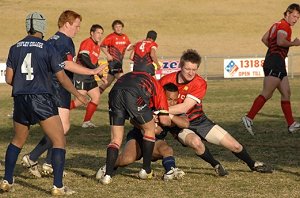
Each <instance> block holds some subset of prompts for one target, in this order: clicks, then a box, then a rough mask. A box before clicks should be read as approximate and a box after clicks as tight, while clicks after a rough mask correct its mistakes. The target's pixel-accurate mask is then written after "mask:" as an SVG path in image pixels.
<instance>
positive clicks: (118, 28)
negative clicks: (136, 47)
mask: <svg viewBox="0 0 300 198" xmlns="http://www.w3.org/2000/svg"><path fill="white" fill-rule="evenodd" d="M111 26H112V29H113V31H114V32H113V33H111V34H109V35H107V36H106V37H105V38H104V40H103V41H102V43H101V45H100V47H101V50H102V52H103V53H104V54H105V56H106V58H107V61H108V67H109V71H108V75H107V83H105V84H102V85H101V86H100V87H99V89H100V93H102V92H103V91H104V90H105V89H106V88H107V87H109V86H110V85H111V83H112V82H113V81H114V79H118V78H120V77H121V75H122V73H123V68H122V67H123V58H124V55H125V51H126V50H127V51H130V50H132V49H133V46H132V45H131V43H130V40H129V38H128V36H127V35H126V34H124V33H123V28H124V23H123V22H122V21H120V20H115V21H113V23H112V25H111Z"/></svg>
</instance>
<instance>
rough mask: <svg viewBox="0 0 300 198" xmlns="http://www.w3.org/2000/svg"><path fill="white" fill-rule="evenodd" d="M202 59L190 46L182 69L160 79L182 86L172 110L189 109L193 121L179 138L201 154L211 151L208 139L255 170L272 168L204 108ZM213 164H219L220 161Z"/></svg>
mask: <svg viewBox="0 0 300 198" xmlns="http://www.w3.org/2000/svg"><path fill="white" fill-rule="evenodd" d="M200 62H201V57H200V55H199V54H198V52H197V51H196V50H191V49H189V50H187V51H185V52H184V53H183V55H182V56H181V58H180V62H179V67H180V68H181V71H178V72H174V73H171V74H168V75H166V76H164V77H163V78H162V79H160V83H161V85H162V86H164V85H165V84H167V83H174V84H175V85H177V86H178V90H179V98H178V104H177V105H174V106H171V107H169V112H170V113H171V114H175V115H176V114H180V113H186V114H187V116H188V118H189V121H190V127H189V129H183V130H182V131H181V132H180V133H178V140H179V141H180V142H181V143H182V144H184V145H186V146H189V147H191V148H193V149H194V150H195V152H196V154H197V155H198V156H199V157H202V156H203V155H205V153H206V152H207V151H206V150H207V149H206V148H205V146H204V144H203V143H202V142H201V139H204V140H206V141H208V142H210V143H213V144H216V145H221V146H223V147H225V148H227V149H229V150H230V151H231V152H232V153H233V154H234V155H235V156H236V157H238V158H239V159H241V160H242V161H244V162H245V163H246V164H247V165H248V167H249V168H250V169H251V170H252V171H257V172H263V173H270V172H272V171H273V170H272V168H270V167H268V166H266V165H265V164H264V163H262V162H258V161H254V160H252V159H251V157H250V156H249V154H248V153H247V151H246V149H245V148H244V147H243V146H242V145H241V144H240V143H239V142H238V141H237V140H235V139H234V138H233V137H232V136H231V135H230V134H229V133H228V132H227V131H226V130H224V129H223V128H221V127H220V126H219V125H217V124H215V123H214V122H213V121H211V120H210V119H209V118H207V117H206V115H205V113H204V112H203V109H202V100H203V98H204V96H205V94H206V89H207V84H206V81H205V80H204V79H203V78H201V77H200V76H199V75H198V74H197V73H196V72H197V70H198V68H199V66H200ZM211 165H212V166H217V165H218V164H211ZM225 173H226V174H228V173H227V171H225V172H224V175H226V174H225ZM219 175H220V174H219ZM221 176H223V175H221Z"/></svg>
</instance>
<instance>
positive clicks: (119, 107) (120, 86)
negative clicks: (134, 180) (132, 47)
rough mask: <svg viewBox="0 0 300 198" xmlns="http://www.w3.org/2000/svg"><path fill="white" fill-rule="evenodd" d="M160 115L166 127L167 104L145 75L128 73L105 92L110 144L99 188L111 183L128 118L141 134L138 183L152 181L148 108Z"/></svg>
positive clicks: (151, 122) (151, 128) (152, 125)
mask: <svg viewBox="0 0 300 198" xmlns="http://www.w3.org/2000/svg"><path fill="white" fill-rule="evenodd" d="M153 106H155V107H156V108H157V110H158V111H159V112H160V113H159V114H158V119H159V122H160V124H161V125H163V126H169V125H170V124H171V119H170V117H169V115H168V104H167V99H166V96H165V94H164V91H163V88H162V87H161V86H160V84H159V83H158V82H157V81H156V80H155V79H154V78H153V77H152V76H151V75H149V74H148V73H146V72H129V73H127V74H125V75H123V76H122V77H121V78H119V79H118V80H117V82H116V83H115V84H114V86H113V88H112V89H111V91H110V92H109V118H110V128H111V137H112V138H111V142H110V143H109V145H108V147H107V156H106V172H105V175H104V177H102V178H101V183H102V184H109V183H111V181H112V173H113V170H114V166H115V164H116V160H117V158H118V153H119V149H120V146H121V144H122V140H123V135H124V124H125V120H126V119H128V118H131V119H132V120H133V121H134V122H135V123H137V124H138V125H139V126H140V128H141V130H142V131H143V132H144V134H143V146H142V147H143V166H142V169H141V170H140V172H139V177H140V178H141V179H150V178H152V177H153V171H152V170H151V159H152V152H153V148H154V143H155V121H154V118H153V115H152V110H151V107H153Z"/></svg>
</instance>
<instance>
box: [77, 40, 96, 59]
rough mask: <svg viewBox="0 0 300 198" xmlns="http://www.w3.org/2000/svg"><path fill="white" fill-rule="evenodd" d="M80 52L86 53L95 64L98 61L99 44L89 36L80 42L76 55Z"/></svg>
mask: <svg viewBox="0 0 300 198" xmlns="http://www.w3.org/2000/svg"><path fill="white" fill-rule="evenodd" d="M82 53H85V54H88V55H89V56H90V59H91V62H92V63H93V64H94V65H95V64H96V63H98V58H99V56H100V46H99V44H98V43H96V42H95V41H94V40H93V39H92V38H91V37H90V38H87V39H85V40H84V41H82V42H81V44H80V47H79V51H78V55H79V54H82ZM77 62H78V63H79V64H81V63H80V61H78V60H77Z"/></svg>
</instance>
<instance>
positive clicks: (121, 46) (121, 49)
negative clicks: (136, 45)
mask: <svg viewBox="0 0 300 198" xmlns="http://www.w3.org/2000/svg"><path fill="white" fill-rule="evenodd" d="M129 45H130V41H129V38H128V37H127V35H126V34H116V33H115V32H113V33H111V34H109V35H107V36H106V37H105V39H104V40H103V41H102V43H101V45H100V46H101V47H107V48H108V53H109V54H110V55H111V56H112V57H113V59H114V60H116V61H118V62H122V61H123V57H124V54H125V50H126V49H127V47H128V46H129Z"/></svg>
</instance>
